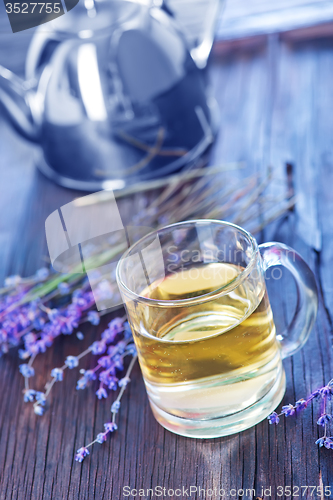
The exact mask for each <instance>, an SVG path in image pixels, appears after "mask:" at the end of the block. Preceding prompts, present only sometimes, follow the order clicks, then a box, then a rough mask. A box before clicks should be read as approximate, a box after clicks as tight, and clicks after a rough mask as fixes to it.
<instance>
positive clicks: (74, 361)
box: [65, 356, 79, 370]
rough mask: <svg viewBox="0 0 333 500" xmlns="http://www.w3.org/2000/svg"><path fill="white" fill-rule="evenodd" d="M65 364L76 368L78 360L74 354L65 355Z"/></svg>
mask: <svg viewBox="0 0 333 500" xmlns="http://www.w3.org/2000/svg"><path fill="white" fill-rule="evenodd" d="M65 365H66V366H68V368H69V369H70V370H71V369H72V368H76V367H77V366H78V365H79V360H78V359H77V357H76V356H67V358H66V360H65Z"/></svg>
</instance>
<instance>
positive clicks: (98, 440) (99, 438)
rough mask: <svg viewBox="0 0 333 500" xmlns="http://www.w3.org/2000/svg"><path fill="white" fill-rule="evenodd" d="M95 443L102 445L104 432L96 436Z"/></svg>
mask: <svg viewBox="0 0 333 500" xmlns="http://www.w3.org/2000/svg"><path fill="white" fill-rule="evenodd" d="M96 441H97V443H99V444H103V443H104V441H106V434H105V433H104V432H100V433H99V434H97V437H96Z"/></svg>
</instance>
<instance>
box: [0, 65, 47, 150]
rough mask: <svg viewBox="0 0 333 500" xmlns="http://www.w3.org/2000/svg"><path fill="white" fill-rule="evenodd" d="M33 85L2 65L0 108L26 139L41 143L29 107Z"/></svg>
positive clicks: (0, 69)
mask: <svg viewBox="0 0 333 500" xmlns="http://www.w3.org/2000/svg"><path fill="white" fill-rule="evenodd" d="M31 91H32V84H31V83H30V82H25V81H24V80H22V79H21V78H19V77H18V76H17V75H15V74H14V73H13V72H12V71H10V70H8V69H7V68H4V67H3V66H1V65H0V106H1V107H2V108H3V109H4V111H5V113H6V115H7V118H8V119H9V121H10V122H11V124H12V125H13V127H14V128H15V130H16V131H17V132H18V133H19V134H20V135H21V136H22V137H24V138H25V139H27V140H29V141H32V142H39V133H38V127H37V126H36V124H35V123H34V120H33V117H32V113H31V108H30V105H29V93H30V94H31Z"/></svg>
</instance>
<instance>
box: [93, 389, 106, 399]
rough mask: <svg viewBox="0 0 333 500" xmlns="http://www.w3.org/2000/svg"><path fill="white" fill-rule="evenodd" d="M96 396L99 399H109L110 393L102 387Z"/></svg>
mask: <svg viewBox="0 0 333 500" xmlns="http://www.w3.org/2000/svg"><path fill="white" fill-rule="evenodd" d="M96 396H97V397H98V399H103V398H105V399H106V398H107V397H108V393H107V392H106V390H105V389H104V387H100V388H99V389H98V391H96Z"/></svg>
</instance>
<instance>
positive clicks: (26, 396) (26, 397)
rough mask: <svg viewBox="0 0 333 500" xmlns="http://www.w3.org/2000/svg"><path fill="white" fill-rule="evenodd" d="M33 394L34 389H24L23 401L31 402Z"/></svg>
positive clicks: (34, 392)
mask: <svg viewBox="0 0 333 500" xmlns="http://www.w3.org/2000/svg"><path fill="white" fill-rule="evenodd" d="M35 394H36V391H34V390H33V389H27V390H26V391H24V396H23V401H24V402H25V403H31V402H32V401H33V400H34V397H35Z"/></svg>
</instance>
